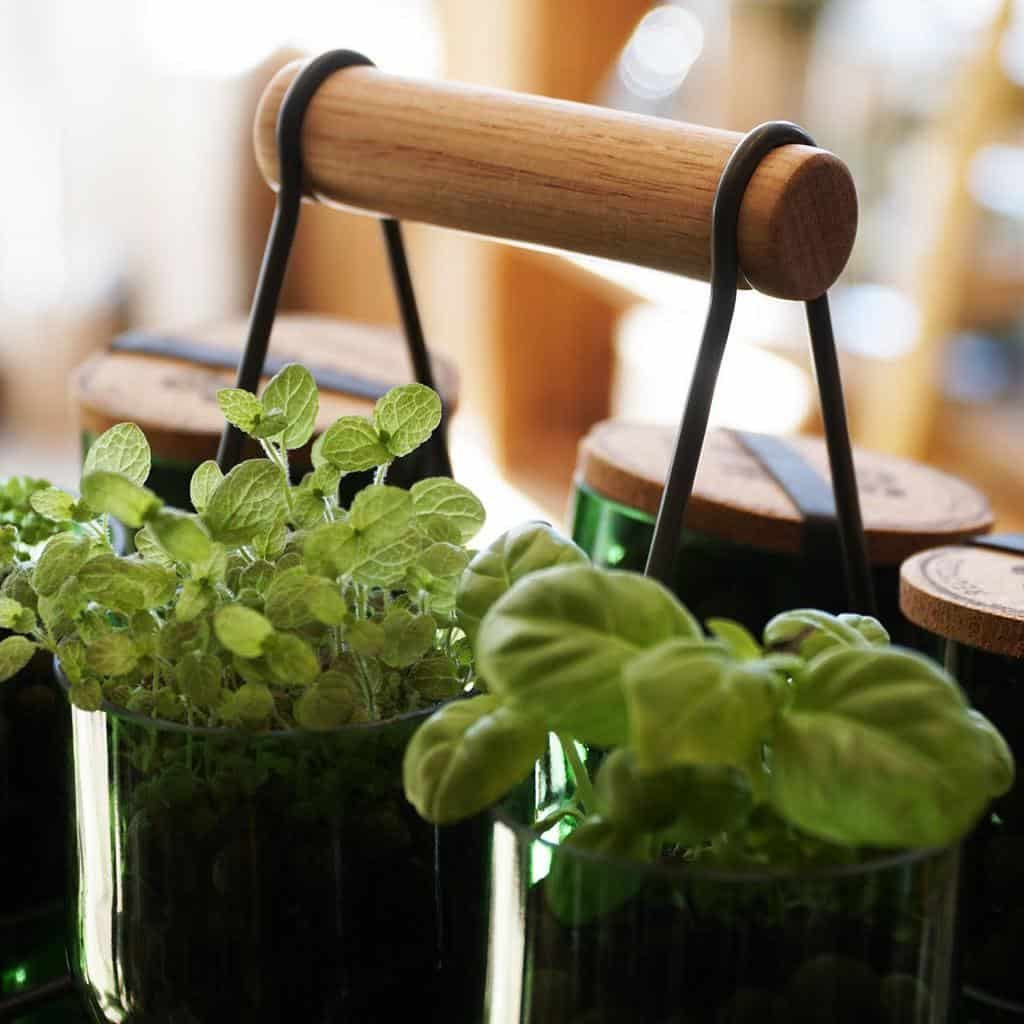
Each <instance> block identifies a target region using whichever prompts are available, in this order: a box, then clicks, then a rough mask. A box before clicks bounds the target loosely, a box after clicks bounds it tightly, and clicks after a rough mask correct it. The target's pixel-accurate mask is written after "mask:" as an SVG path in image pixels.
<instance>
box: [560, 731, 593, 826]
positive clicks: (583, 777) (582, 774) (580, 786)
mask: <svg viewBox="0 0 1024 1024" xmlns="http://www.w3.org/2000/svg"><path fill="white" fill-rule="evenodd" d="M558 742H559V743H561V744H562V751H563V752H564V754H565V759H566V760H567V761H568V762H569V767H570V768H571V769H572V774H573V777H574V778H575V780H576V796H577V798H578V800H579V804H580V806H581V807H582V808H583V809H584V810H585V811H587V812H589V813H591V814H593V813H595V812H596V811H597V796H596V795H595V793H594V787H593V784H592V783H591V781H590V775H589V774H588V773H587V768H586V765H584V763H583V762H582V761H581V760H580V753H579V751H578V750H577V749H576V741H575V740H574V739H573V738H572V737H571V736H568V735H566V734H565V733H558Z"/></svg>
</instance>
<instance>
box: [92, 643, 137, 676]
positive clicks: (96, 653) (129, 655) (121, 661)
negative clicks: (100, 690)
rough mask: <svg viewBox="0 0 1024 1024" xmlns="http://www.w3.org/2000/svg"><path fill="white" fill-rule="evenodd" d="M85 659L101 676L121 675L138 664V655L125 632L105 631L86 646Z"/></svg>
mask: <svg viewBox="0 0 1024 1024" xmlns="http://www.w3.org/2000/svg"><path fill="white" fill-rule="evenodd" d="M85 661H86V664H87V665H88V666H89V668H91V669H92V670H93V671H94V672H97V673H99V674H100V675H101V676H123V675H125V674H126V673H128V672H131V670H132V669H133V668H135V666H136V665H138V663H139V655H138V651H137V650H136V649H135V644H134V643H133V642H132V638H131V637H130V636H129V635H128V634H127V633H106V634H104V635H103V636H100V637H97V638H96V639H95V640H94V641H93V642H92V643H91V644H89V645H88V646H87V647H86V651H85Z"/></svg>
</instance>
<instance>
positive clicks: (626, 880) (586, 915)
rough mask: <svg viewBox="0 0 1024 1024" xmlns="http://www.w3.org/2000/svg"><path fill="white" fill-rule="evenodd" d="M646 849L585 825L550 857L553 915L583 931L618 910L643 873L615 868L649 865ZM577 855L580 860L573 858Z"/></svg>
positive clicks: (619, 833)
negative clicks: (645, 863)
mask: <svg viewBox="0 0 1024 1024" xmlns="http://www.w3.org/2000/svg"><path fill="white" fill-rule="evenodd" d="M478 699H479V698H478ZM649 848H650V840H649V838H648V836H647V835H645V834H644V833H642V832H641V833H639V834H638V833H636V832H631V831H628V830H623V829H619V828H616V826H615V825H613V824H611V823H610V822H607V821H602V820H601V819H600V818H594V819H590V820H588V821H585V822H583V823H582V824H581V825H579V826H577V827H576V829H575V830H574V831H573V832H572V833H571V834H570V835H569V837H568V838H567V839H565V840H564V841H563V842H562V843H561V845H560V846H559V848H558V849H557V850H555V851H553V853H552V857H551V871H550V872H549V873H548V877H547V879H546V880H545V883H544V895H545V897H546V898H547V904H548V906H549V907H550V908H551V912H552V913H553V914H554V915H555V917H557V918H558V919H559V920H560V921H563V922H564V923H565V924H570V925H582V924H587V923H588V922H590V921H594V920H596V919H598V918H600V917H604V916H605V915H606V914H610V913H611V912H612V911H614V910H618V908H619V907H621V906H622V905H623V904H625V903H628V902H629V900H631V899H632V898H633V897H634V896H635V895H636V894H637V893H638V892H639V891H640V889H641V887H642V885H643V879H644V871H643V867H642V866H641V865H640V864H629V863H616V862H617V861H619V862H621V861H645V860H649V859H650V852H649ZM576 850H582V851H584V856H582V857H577V856H575V851H576ZM588 854H589V855H590V856H587V855H588ZM607 858H612V860H611V862H610V863H609V861H608V860H607Z"/></svg>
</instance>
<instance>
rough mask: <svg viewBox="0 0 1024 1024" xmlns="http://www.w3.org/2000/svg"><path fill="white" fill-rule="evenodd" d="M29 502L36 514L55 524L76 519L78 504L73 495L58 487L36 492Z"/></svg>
mask: <svg viewBox="0 0 1024 1024" xmlns="http://www.w3.org/2000/svg"><path fill="white" fill-rule="evenodd" d="M29 500H30V501H31V503H32V508H33V509H35V511H36V512H38V513H39V514H40V515H41V516H45V517H46V518H47V519H52V520H53V521H54V522H55V523H67V522H70V521H71V520H72V519H74V515H75V508H76V506H77V504H78V502H76V501H75V498H74V496H73V495H71V494H68V492H67V491H62V490H59V489H58V488H56V487H48V488H46V490H45V491H36V492H35V493H34V494H33V495H32V497H31V498H30V499H29Z"/></svg>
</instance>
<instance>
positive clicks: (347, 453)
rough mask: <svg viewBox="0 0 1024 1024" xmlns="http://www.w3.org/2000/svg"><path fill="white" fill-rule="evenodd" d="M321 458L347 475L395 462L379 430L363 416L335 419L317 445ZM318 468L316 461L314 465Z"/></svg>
mask: <svg viewBox="0 0 1024 1024" xmlns="http://www.w3.org/2000/svg"><path fill="white" fill-rule="evenodd" d="M314 448H316V449H317V452H318V455H319V457H320V458H322V459H324V460H325V461H326V462H328V463H329V464H330V465H332V466H334V467H336V468H337V469H340V470H342V471H343V472H345V473H357V472H360V471H361V470H364V469H373V468H374V467H375V466H386V465H387V464H388V463H389V462H391V460H392V455H391V453H390V452H389V451H388V450H387V448H385V447H384V444H383V443H382V442H381V439H380V435H379V434H378V433H377V429H376V427H374V425H373V424H372V423H371V422H370V421H369V420H368V419H366V418H365V417H363V416H342V417H341V418H340V419H338V420H335V421H334V423H332V424H331V425H330V426H329V427H328V428H327V430H326V431H324V433H323V434H322V435H321V436H320V438H319V439H318V440H317V443H316V444H315V445H314ZM313 465H314V466H316V465H317V464H316V462H314V463H313Z"/></svg>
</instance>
